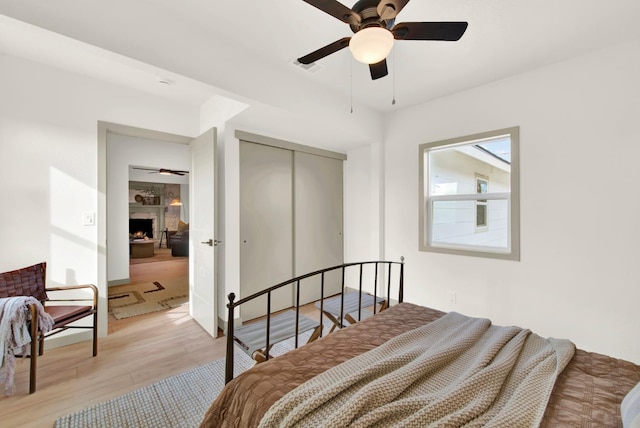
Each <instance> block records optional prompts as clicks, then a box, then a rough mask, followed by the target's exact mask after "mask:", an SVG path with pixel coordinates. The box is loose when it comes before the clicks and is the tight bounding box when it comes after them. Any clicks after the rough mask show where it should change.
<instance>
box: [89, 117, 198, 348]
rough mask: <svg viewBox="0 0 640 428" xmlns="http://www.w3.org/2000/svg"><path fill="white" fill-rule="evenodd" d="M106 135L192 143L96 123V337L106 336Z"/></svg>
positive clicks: (162, 134) (128, 127)
mask: <svg viewBox="0 0 640 428" xmlns="http://www.w3.org/2000/svg"><path fill="white" fill-rule="evenodd" d="M109 132H111V133H114V134H120V135H126V136H130V137H137V138H145V139H149V140H158V141H162V142H167V143H176V144H185V145H189V143H190V142H191V141H192V140H193V138H192V137H187V136H183V135H177V134H169V133H166V132H161V131H154V130H151V129H144V128H137V127H134V126H129V125H122V124H118V123H112V122H105V121H98V153H97V157H98V204H97V206H98V213H97V216H96V219H97V222H96V225H97V227H98V284H97V286H98V296H99V300H98V334H99V335H100V336H106V335H107V331H108V322H109V317H108V311H109V308H108V294H109V292H108V289H109V284H108V278H107V266H108V265H107V227H108V219H107V192H108V189H107V174H108V165H107V133H109Z"/></svg>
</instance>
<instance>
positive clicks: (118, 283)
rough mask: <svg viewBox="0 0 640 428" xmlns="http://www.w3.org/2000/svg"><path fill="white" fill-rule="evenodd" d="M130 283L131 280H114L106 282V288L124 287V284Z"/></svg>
mask: <svg viewBox="0 0 640 428" xmlns="http://www.w3.org/2000/svg"><path fill="white" fill-rule="evenodd" d="M130 283H131V278H125V279H114V280H113V281H108V282H107V287H113V286H115V285H125V284H130Z"/></svg>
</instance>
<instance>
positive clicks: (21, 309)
mask: <svg viewBox="0 0 640 428" xmlns="http://www.w3.org/2000/svg"><path fill="white" fill-rule="evenodd" d="M30 304H35V305H36V308H37V312H38V329H39V330H40V331H41V332H43V333H46V332H48V331H51V328H52V327H53V318H51V316H50V315H49V314H48V313H46V312H45V311H44V308H43V307H42V304H41V303H40V302H39V301H38V299H36V298H34V297H27V296H18V297H9V298H4V299H0V383H4V384H5V391H4V392H5V395H11V394H13V392H14V384H13V376H14V373H15V366H16V358H15V353H16V351H18V353H20V354H22V355H23V356H24V355H27V353H28V352H29V347H28V346H27V345H28V344H29V343H31V336H30V334H29V321H31V312H30V311H29V305H30Z"/></svg>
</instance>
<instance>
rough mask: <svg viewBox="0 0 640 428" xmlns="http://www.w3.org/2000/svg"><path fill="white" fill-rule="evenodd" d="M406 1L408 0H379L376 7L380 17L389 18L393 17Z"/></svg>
mask: <svg viewBox="0 0 640 428" xmlns="http://www.w3.org/2000/svg"><path fill="white" fill-rule="evenodd" d="M407 3H409V0H380V3H378V7H377V8H376V9H377V11H378V15H380V19H385V20H389V19H391V18H395V17H396V15H397V14H399V13H400V11H401V10H402V8H403V7H405V6H406V4H407Z"/></svg>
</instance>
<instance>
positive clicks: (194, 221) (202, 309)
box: [189, 128, 218, 337]
mask: <svg viewBox="0 0 640 428" xmlns="http://www.w3.org/2000/svg"><path fill="white" fill-rule="evenodd" d="M190 147H191V171H190V174H189V178H190V181H191V184H190V186H189V188H190V191H191V192H190V193H191V194H190V210H189V240H190V242H189V247H190V252H189V254H190V257H189V277H190V278H189V306H190V311H191V316H192V317H193V318H194V319H195V320H196V321H197V322H198V324H200V325H201V326H202V328H204V329H205V330H206V331H207V333H209V334H210V335H211V336H213V337H215V336H216V335H217V330H218V326H217V321H218V316H217V313H216V274H215V257H216V254H215V253H216V252H215V244H217V241H216V240H215V236H214V233H215V224H216V223H215V218H216V215H215V214H216V175H215V165H216V162H215V160H216V129H215V128H212V129H209V130H208V131H207V132H205V133H204V134H202V135H201V136H199V137H197V138H195V139H194V140H193V141H192V142H191V144H190Z"/></svg>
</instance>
